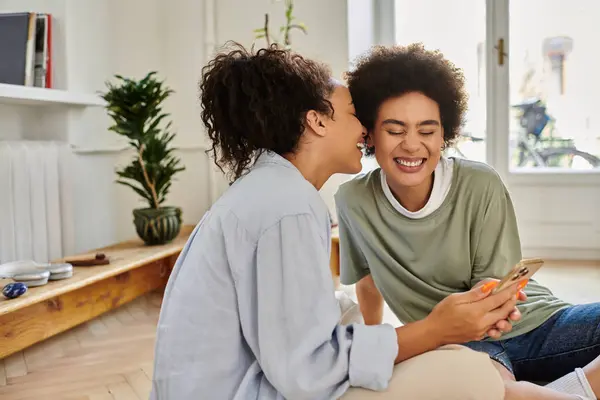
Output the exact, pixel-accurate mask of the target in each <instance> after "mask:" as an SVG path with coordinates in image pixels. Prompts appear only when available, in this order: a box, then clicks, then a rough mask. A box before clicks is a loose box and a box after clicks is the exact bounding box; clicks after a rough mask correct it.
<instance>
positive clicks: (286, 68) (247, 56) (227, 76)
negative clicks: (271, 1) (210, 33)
mask: <svg viewBox="0 0 600 400" xmlns="http://www.w3.org/2000/svg"><path fill="white" fill-rule="evenodd" d="M230 46H231V47H232V49H229V51H227V52H223V53H220V54H218V55H216V57H215V58H214V59H213V60H211V61H210V62H209V63H208V64H207V65H206V66H205V67H204V68H203V69H202V79H201V81H200V84H199V89H200V91H201V94H200V101H201V108H202V112H201V117H202V122H203V123H204V125H205V126H206V128H207V130H208V137H209V138H210V140H211V142H212V146H211V148H210V149H209V150H208V153H211V154H212V156H213V157H214V162H215V164H216V165H217V167H219V168H220V169H221V171H222V172H225V170H224V167H225V168H227V169H229V170H230V171H229V174H230V175H231V174H232V175H233V179H232V181H233V180H236V179H237V178H239V177H240V176H241V175H243V174H244V172H245V171H247V169H248V168H249V167H250V166H251V165H252V163H253V161H255V160H256V157H257V156H258V155H260V154H261V153H262V152H264V151H273V152H275V153H277V154H280V155H283V154H286V153H290V152H294V151H295V150H297V146H298V142H299V141H300V137H301V136H302V134H303V132H304V124H305V117H306V113H307V112H308V111H310V110H315V111H317V112H319V113H321V114H324V115H329V116H333V106H332V105H331V102H330V101H329V100H328V99H329V97H330V96H331V94H332V92H333V89H334V85H333V81H332V80H331V72H330V70H329V68H328V67H326V66H325V65H324V64H321V63H318V62H316V61H313V60H309V59H306V58H303V57H302V56H300V55H299V54H296V53H293V52H291V51H289V50H283V49H281V48H279V47H278V46H277V45H272V46H270V47H268V48H262V49H259V50H258V51H254V50H253V49H252V50H247V49H245V48H244V47H243V46H242V45H240V44H238V43H235V42H228V44H227V45H226V47H230Z"/></svg>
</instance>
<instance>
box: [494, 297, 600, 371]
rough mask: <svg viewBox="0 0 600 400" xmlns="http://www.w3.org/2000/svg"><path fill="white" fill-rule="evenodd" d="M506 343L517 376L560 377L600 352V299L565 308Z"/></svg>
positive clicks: (587, 361)
mask: <svg viewBox="0 0 600 400" xmlns="http://www.w3.org/2000/svg"><path fill="white" fill-rule="evenodd" d="M503 346H504V349H505V350H506V354H507V355H508V358H509V359H510V361H511V364H512V366H513V373H514V375H515V377H516V378H517V379H518V380H527V381H538V382H539V381H541V382H550V381H553V380H555V379H558V378H560V377H561V376H563V375H565V374H568V373H570V372H572V371H573V370H574V369H575V368H581V367H584V366H585V365H586V364H588V363H590V362H591V361H592V360H594V359H595V358H596V357H598V356H600V303H591V304H581V305H576V306H571V307H568V308H566V309H563V310H561V311H559V312H557V313H556V314H554V315H553V316H552V317H550V319H548V320H547V321H546V322H545V323H543V324H542V325H540V326H539V327H538V328H536V329H534V330H532V331H531V332H528V333H525V334H523V335H520V336H517V337H515V338H512V339H508V340H505V341H503Z"/></svg>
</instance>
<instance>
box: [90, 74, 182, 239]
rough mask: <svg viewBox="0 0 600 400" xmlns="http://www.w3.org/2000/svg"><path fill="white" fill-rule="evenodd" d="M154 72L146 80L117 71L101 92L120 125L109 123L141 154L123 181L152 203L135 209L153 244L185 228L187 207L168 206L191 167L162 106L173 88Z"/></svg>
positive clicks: (144, 235)
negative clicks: (178, 177)
mask: <svg viewBox="0 0 600 400" xmlns="http://www.w3.org/2000/svg"><path fill="white" fill-rule="evenodd" d="M155 75H156V72H155V71H153V72H150V73H148V74H147V75H146V76H145V77H144V78H143V79H141V80H133V79H129V78H124V77H122V76H121V75H115V77H116V78H117V80H118V83H116V84H113V83H110V82H107V83H106V86H107V88H108V90H107V91H106V93H101V97H102V98H103V99H104V100H105V101H106V103H107V105H106V109H107V111H108V115H109V116H110V117H111V118H112V120H113V122H114V124H113V125H112V126H111V127H110V128H109V129H110V130H111V131H113V132H116V133H117V134H119V135H122V136H124V137H126V138H127V140H128V142H129V144H130V145H131V147H132V149H133V150H135V155H134V157H133V159H132V160H131V162H130V163H129V165H127V166H125V167H124V168H122V169H120V170H117V171H116V173H117V175H118V176H119V178H118V179H117V181H116V182H117V183H119V184H122V185H125V186H128V187H130V188H131V189H133V190H134V191H135V192H136V193H137V194H138V195H139V196H141V197H142V199H144V200H145V201H147V202H148V207H144V208H137V209H134V210H133V217H134V219H133V221H134V224H135V228H136V231H137V234H138V235H139V236H140V238H141V239H142V240H143V241H144V242H145V243H146V244H148V245H157V244H164V243H168V242H170V241H171V240H173V239H174V238H175V237H176V236H177V235H178V234H179V231H180V229H181V223H182V218H181V209H180V208H179V207H171V206H164V205H163V204H164V203H165V201H166V198H167V195H168V194H169V189H170V188H171V183H172V181H173V177H174V176H175V174H177V173H178V172H180V171H183V170H184V169H185V167H183V166H181V165H180V160H179V159H178V158H177V157H175V156H174V155H173V154H172V152H173V148H171V147H170V143H171V141H172V140H173V138H174V137H175V134H174V133H171V132H170V126H171V122H168V123H167V124H166V125H163V122H164V121H165V118H167V117H168V116H169V114H167V113H165V112H163V110H162V105H163V102H164V101H165V100H166V99H167V97H168V96H169V95H170V94H171V93H173V91H172V90H171V89H170V88H168V87H166V86H165V85H164V83H163V82H162V81H159V80H157V79H156V77H155Z"/></svg>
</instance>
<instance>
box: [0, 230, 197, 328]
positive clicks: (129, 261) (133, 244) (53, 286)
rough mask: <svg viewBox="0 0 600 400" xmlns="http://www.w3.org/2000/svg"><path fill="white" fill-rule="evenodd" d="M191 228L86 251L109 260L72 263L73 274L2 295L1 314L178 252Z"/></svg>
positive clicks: (0, 299)
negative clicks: (148, 241) (153, 240)
mask: <svg viewBox="0 0 600 400" xmlns="http://www.w3.org/2000/svg"><path fill="white" fill-rule="evenodd" d="M193 229H194V226H189V225H186V226H183V227H182V229H181V232H180V234H179V236H178V237H177V238H175V239H174V240H173V241H172V242H171V243H169V244H166V245H162V246H145V245H144V244H143V242H142V241H141V240H140V239H134V240H128V241H126V242H121V243H118V244H115V245H112V246H108V247H104V248H100V249H97V250H94V251H91V252H88V253H86V254H87V255H90V254H92V255H93V254H95V253H104V254H106V256H107V257H108V258H109V260H110V264H108V265H98V266H93V267H73V277H72V278H69V279H63V280H59V281H49V282H48V283H47V284H46V285H44V286H38V287H32V288H30V289H29V290H28V291H27V293H25V294H24V295H23V296H21V297H18V298H16V299H7V298H5V297H4V296H1V298H0V316H2V315H4V314H8V313H11V312H13V311H16V310H19V309H21V308H25V307H28V306H30V305H32V304H36V303H40V302H43V301H46V300H49V299H51V298H53V297H56V296H60V295H62V294H65V293H68V292H72V291H74V290H77V289H81V288H82V287H84V286H89V285H91V284H93V283H96V282H98V281H102V280H105V279H107V278H111V277H113V276H117V275H119V274H122V273H123V272H127V271H131V270H132V269H135V268H138V267H141V266H144V265H147V264H150V263H152V262H155V261H158V260H164V259H167V258H169V257H171V256H174V255H178V254H179V253H180V252H181V250H182V249H183V246H184V245H185V243H186V241H187V239H188V237H189V235H190V233H191V232H192V230H193ZM82 256H84V254H82ZM77 257H79V256H77ZM68 258H71V257H68ZM62 261H63V260H62V259H61V260H56V262H62ZM10 282H12V279H0V286H4V285H6V284H7V283H10Z"/></svg>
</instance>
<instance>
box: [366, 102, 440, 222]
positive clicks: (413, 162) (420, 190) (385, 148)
mask: <svg viewBox="0 0 600 400" xmlns="http://www.w3.org/2000/svg"><path fill="white" fill-rule="evenodd" d="M368 141H369V144H370V145H373V146H375V158H376V159H377V162H378V163H379V165H380V166H381V168H382V169H383V171H384V172H385V174H386V177H387V181H388V185H389V186H390V189H391V190H392V192H393V193H394V195H395V196H396V198H397V199H398V201H400V203H401V204H403V205H404V206H405V207H406V208H408V209H409V210H410V209H411V208H412V209H413V210H411V211H417V210H418V209H420V208H422V207H423V206H424V205H425V204H426V203H427V200H428V197H429V193H430V191H431V187H432V184H433V171H434V170H435V167H436V166H437V164H438V162H439V160H440V157H441V152H442V147H443V144H444V131H443V128H442V123H441V118H440V109H439V106H438V104H437V103H436V102H435V101H434V100H432V99H430V98H429V97H427V96H425V95H423V94H421V93H418V92H410V93H406V94H404V95H402V96H399V97H392V98H389V99H387V100H386V101H384V102H383V103H382V104H381V106H380V107H379V111H378V113H377V119H376V121H375V126H374V129H373V131H372V132H371V133H370V135H369V139H368ZM415 208H416V209H415Z"/></svg>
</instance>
